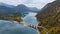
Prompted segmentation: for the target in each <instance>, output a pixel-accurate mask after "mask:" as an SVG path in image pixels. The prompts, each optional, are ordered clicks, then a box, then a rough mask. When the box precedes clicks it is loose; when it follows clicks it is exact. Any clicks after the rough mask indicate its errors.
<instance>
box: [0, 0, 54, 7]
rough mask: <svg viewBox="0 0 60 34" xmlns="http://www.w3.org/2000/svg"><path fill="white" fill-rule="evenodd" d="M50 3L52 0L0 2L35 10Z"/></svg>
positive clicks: (1, 0) (10, 0)
mask: <svg viewBox="0 0 60 34" xmlns="http://www.w3.org/2000/svg"><path fill="white" fill-rule="evenodd" d="M52 1H54V0H0V2H3V3H7V4H10V5H18V4H25V5H27V6H29V7H37V8H42V7H43V6H45V5H46V4H47V3H49V2H52Z"/></svg>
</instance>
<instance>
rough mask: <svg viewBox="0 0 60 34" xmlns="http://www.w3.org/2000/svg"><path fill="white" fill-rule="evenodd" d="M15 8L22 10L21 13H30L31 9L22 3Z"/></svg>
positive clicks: (18, 10)
mask: <svg viewBox="0 0 60 34" xmlns="http://www.w3.org/2000/svg"><path fill="white" fill-rule="evenodd" d="M15 10H16V11H17V12H21V13H28V12H30V11H31V10H30V9H29V8H28V7H27V6H25V5H23V4H20V5H18V6H16V7H15Z"/></svg>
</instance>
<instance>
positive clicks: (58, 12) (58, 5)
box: [36, 0, 60, 26]
mask: <svg viewBox="0 0 60 34" xmlns="http://www.w3.org/2000/svg"><path fill="white" fill-rule="evenodd" d="M36 17H37V20H38V21H39V22H40V24H39V25H43V26H45V25H49V26H56V25H59V24H60V0H56V1H54V2H52V3H48V4H47V5H46V6H44V7H43V8H42V10H41V11H40V12H38V14H37V15H36Z"/></svg>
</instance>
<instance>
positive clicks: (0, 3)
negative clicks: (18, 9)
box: [0, 2, 15, 8]
mask: <svg viewBox="0 0 60 34" xmlns="http://www.w3.org/2000/svg"><path fill="white" fill-rule="evenodd" d="M0 6H6V7H9V8H14V7H15V6H13V5H9V4H6V3H2V2H0Z"/></svg>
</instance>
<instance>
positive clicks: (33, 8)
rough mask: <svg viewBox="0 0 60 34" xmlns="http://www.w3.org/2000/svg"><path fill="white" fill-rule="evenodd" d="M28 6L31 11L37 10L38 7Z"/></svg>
mask: <svg viewBox="0 0 60 34" xmlns="http://www.w3.org/2000/svg"><path fill="white" fill-rule="evenodd" d="M29 8H30V10H32V11H39V10H40V9H38V8H36V7H29Z"/></svg>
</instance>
